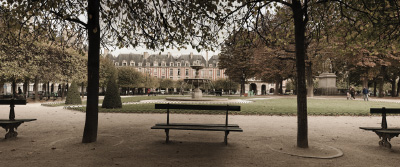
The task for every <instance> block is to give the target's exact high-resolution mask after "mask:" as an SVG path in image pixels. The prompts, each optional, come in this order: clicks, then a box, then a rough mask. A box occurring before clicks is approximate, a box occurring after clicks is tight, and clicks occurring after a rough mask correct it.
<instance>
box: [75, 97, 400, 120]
mask: <svg viewBox="0 0 400 167" xmlns="http://www.w3.org/2000/svg"><path fill="white" fill-rule="evenodd" d="M164 98H165V96H156V97H147V96H143V97H129V98H123V99H124V101H125V102H128V101H139V100H144V99H164ZM234 98H238V97H234ZM230 105H240V106H241V110H242V111H240V112H231V114H241V115H296V114H297V109H296V106H297V105H296V98H281V99H262V100H255V101H254V102H253V103H247V104H230ZM307 105H308V114H309V115H333V116H334V115H359V116H361V115H369V109H370V108H381V107H386V108H400V104H398V103H388V102H372V101H369V102H365V101H356V100H346V99H344V100H342V99H308V103H307ZM75 110H79V111H85V108H75ZM99 112H109V113H112V112H114V113H116V112H117V113H165V112H166V110H156V109H154V104H130V105H123V106H122V108H120V109H104V108H101V107H99ZM171 112H172V113H189V114H224V112H223V111H222V112H221V111H197V110H172V111H171Z"/></svg>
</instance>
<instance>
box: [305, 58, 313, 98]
mask: <svg viewBox="0 0 400 167" xmlns="http://www.w3.org/2000/svg"><path fill="white" fill-rule="evenodd" d="M311 65H312V64H311V62H309V65H308V66H306V73H307V75H306V77H307V97H314V80H313V76H312V68H311Z"/></svg>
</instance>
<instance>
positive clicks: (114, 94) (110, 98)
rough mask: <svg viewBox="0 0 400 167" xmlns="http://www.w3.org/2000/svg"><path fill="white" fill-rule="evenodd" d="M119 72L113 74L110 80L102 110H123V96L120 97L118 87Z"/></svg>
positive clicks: (114, 71)
mask: <svg viewBox="0 0 400 167" xmlns="http://www.w3.org/2000/svg"><path fill="white" fill-rule="evenodd" d="M116 73H117V71H116V70H113V71H112V72H111V76H110V78H108V82H107V88H106V94H105V96H104V100H103V104H102V106H101V107H102V108H107V109H110V108H122V102H121V96H120V95H119V89H118V85H117V74H116Z"/></svg>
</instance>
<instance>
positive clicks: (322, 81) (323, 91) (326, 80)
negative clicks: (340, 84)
mask: <svg viewBox="0 0 400 167" xmlns="http://www.w3.org/2000/svg"><path fill="white" fill-rule="evenodd" d="M317 78H319V83H318V89H317V92H316V94H318V95H336V94H337V87H336V75H335V73H328V72H324V73H322V74H320V75H319V76H318V77H317Z"/></svg>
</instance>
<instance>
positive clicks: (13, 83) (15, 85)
mask: <svg viewBox="0 0 400 167" xmlns="http://www.w3.org/2000/svg"><path fill="white" fill-rule="evenodd" d="M16 89H17V83H16V82H15V79H14V80H13V81H12V85H11V90H12V98H13V99H14V98H16V97H17V90H16Z"/></svg>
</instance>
